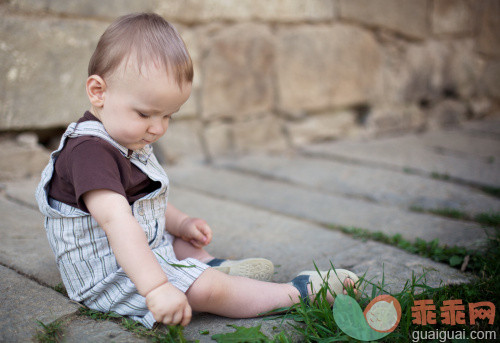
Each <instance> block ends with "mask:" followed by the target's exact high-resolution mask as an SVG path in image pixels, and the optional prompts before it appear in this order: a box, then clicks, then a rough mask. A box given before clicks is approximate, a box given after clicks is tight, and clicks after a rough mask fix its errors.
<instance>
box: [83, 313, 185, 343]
mask: <svg viewBox="0 0 500 343" xmlns="http://www.w3.org/2000/svg"><path fill="white" fill-rule="evenodd" d="M78 312H79V315H81V316H85V317H88V318H91V319H93V320H110V321H113V322H115V323H118V324H121V325H122V326H123V327H124V328H125V329H126V330H127V331H130V332H132V333H133V334H135V335H137V336H139V337H144V338H148V339H149V340H151V341H152V342H158V343H160V342H161V343H184V342H188V341H187V340H186V338H185V337H184V328H183V327H182V326H180V325H177V326H157V327H156V328H153V329H148V328H146V327H144V326H143V325H141V324H139V323H138V322H136V321H134V320H132V319H129V318H126V317H123V316H121V315H119V314H117V313H113V312H108V313H102V312H99V311H96V310H92V309H89V308H87V307H81V308H80V309H79V310H78Z"/></svg>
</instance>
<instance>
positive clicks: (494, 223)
mask: <svg viewBox="0 0 500 343" xmlns="http://www.w3.org/2000/svg"><path fill="white" fill-rule="evenodd" d="M410 210H411V211H413V212H418V213H431V214H435V215H438V216H442V217H446V218H452V219H457V220H468V221H473V222H476V223H478V224H481V225H483V226H489V227H497V228H498V227H500V212H484V213H479V214H476V215H470V214H468V213H465V212H463V211H459V210H455V209H450V208H438V209H424V208H422V207H417V206H412V207H410Z"/></svg>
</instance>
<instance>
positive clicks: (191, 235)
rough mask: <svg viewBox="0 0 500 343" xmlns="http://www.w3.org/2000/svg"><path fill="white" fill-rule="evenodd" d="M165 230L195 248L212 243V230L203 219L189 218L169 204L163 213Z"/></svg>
mask: <svg viewBox="0 0 500 343" xmlns="http://www.w3.org/2000/svg"><path fill="white" fill-rule="evenodd" d="M165 229H166V230H167V231H168V232H169V233H171V234H172V235H174V236H175V237H180V238H181V239H183V240H185V241H186V242H190V243H191V244H193V245H194V246H195V247H197V248H201V247H203V246H205V245H207V244H209V243H210V242H211V241H212V230H211V229H210V227H209V226H208V224H207V223H206V222H205V221H204V220H203V219H200V218H192V217H189V216H188V215H187V214H185V213H183V212H181V211H179V210H178V209H177V208H175V207H174V206H173V205H172V204H171V203H169V204H168V206H167V210H166V211H165Z"/></svg>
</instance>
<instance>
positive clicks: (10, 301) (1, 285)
mask: <svg viewBox="0 0 500 343" xmlns="http://www.w3.org/2000/svg"><path fill="white" fill-rule="evenodd" d="M0 304H2V305H1V311H0V341H1V342H29V341H31V340H32V337H33V335H35V334H36V332H37V331H38V330H39V329H41V326H40V325H39V324H38V321H40V322H42V323H43V324H45V325H47V324H50V323H52V322H53V321H55V320H56V319H59V318H62V317H64V316H68V315H71V314H74V313H75V312H76V311H77V309H78V307H79V305H78V304H76V303H74V302H72V301H71V300H69V299H68V298H66V297H65V296H63V295H61V294H59V293H57V292H56V291H54V290H52V289H50V288H47V287H44V286H41V285H40V284H38V283H36V282H35V281H33V280H30V279H28V278H26V277H24V276H22V275H20V274H18V273H16V272H15V271H13V270H11V269H9V268H6V267H4V266H2V265H0Z"/></svg>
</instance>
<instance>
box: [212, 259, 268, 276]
mask: <svg viewBox="0 0 500 343" xmlns="http://www.w3.org/2000/svg"><path fill="white" fill-rule="evenodd" d="M213 268H214V269H216V270H218V271H221V272H223V273H226V274H229V275H235V276H244V277H247V278H250V279H255V280H260V281H271V279H272V277H273V275H274V265H273V263H272V262H271V261H269V260H266V259H265V258H248V259H245V260H239V261H231V262H225V265H223V266H217V267H213Z"/></svg>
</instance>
